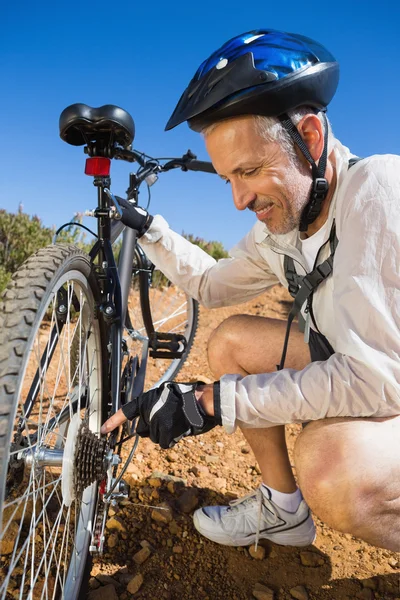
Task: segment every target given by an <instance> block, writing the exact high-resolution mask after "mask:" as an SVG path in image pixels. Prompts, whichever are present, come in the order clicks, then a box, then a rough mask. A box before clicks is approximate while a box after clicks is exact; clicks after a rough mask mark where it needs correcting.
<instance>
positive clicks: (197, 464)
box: [90, 287, 400, 600]
mask: <svg viewBox="0 0 400 600" xmlns="http://www.w3.org/2000/svg"><path fill="white" fill-rule="evenodd" d="M287 300H288V296H287V295H286V292H285V291H284V290H283V289H282V288H280V287H276V288H273V289H272V290H271V291H269V292H268V293H266V294H264V295H263V296H261V297H259V298H257V299H256V300H253V301H251V302H248V303H247V304H244V305H241V306H236V307H232V308H223V309H217V310H205V309H202V310H201V314H200V326H199V332H198V335H197V339H196V342H195V345H194V348H193V350H192V353H191V355H190V356H189V359H188V361H187V363H186V364H185V366H184V368H183V370H182V372H181V374H180V375H179V378H178V379H179V380H181V381H190V380H196V379H201V378H203V379H204V377H206V378H209V379H210V380H212V375H211V373H210V371H209V369H208V366H207V362H206V354H205V348H206V341H207V339H208V337H209V335H210V333H211V331H212V330H213V329H214V328H215V327H216V326H217V325H218V324H219V323H220V322H221V321H223V320H224V319H225V318H226V317H228V316H229V315H232V314H238V313H248V314H259V315H262V316H269V317H275V318H284V316H285V314H286V312H287V307H288V304H287ZM299 431H300V426H298V425H293V426H289V427H287V440H288V446H289V451H290V455H291V459H292V450H293V446H294V442H295V440H296V437H297V435H298V433H299ZM292 463H293V460H292ZM154 472H158V473H161V474H163V475H162V476H160V475H159V474H158V475H157V474H155V476H153V478H152V479H151V478H150V475H151V474H153V473H154ZM164 475H165V476H167V475H169V476H174V477H177V478H181V479H182V480H184V482H183V483H171V482H170V483H168V481H166V480H165V478H164ZM149 478H150V479H149ZM128 479H129V482H130V483H131V485H132V490H131V496H130V502H129V503H126V504H125V506H123V507H121V509H120V511H119V513H118V515H117V516H118V517H121V522H122V526H121V528H122V529H125V531H119V532H114V533H113V535H114V537H113V538H112V540H111V542H110V537H108V546H107V545H106V553H105V555H104V557H103V559H102V560H101V561H95V564H94V567H93V570H92V580H91V582H90V583H91V587H92V588H93V589H94V588H95V587H97V586H98V585H99V583H98V580H99V579H100V580H101V582H102V585H106V584H108V586H110V587H108V590H107V589H106V588H101V589H100V588H99V589H96V590H94V591H92V592H91V595H92V596H91V597H92V598H93V600H94V599H95V598H101V597H104V598H105V597H107V598H108V597H110V598H112V597H118V598H120V599H121V600H125V599H128V598H132V597H135V598H136V597H138V598H142V599H144V600H158V599H162V598H165V599H166V600H175V599H179V600H192V599H193V600H195V599H196V600H197V599H202V600H206V599H208V600H218V599H220V600H234V599H236V600H246V599H249V598H254V597H258V598H274V600H283V599H290V598H300V599H303V600H306V599H307V598H309V599H310V600H311V599H321V600H325V599H326V600H328V599H329V600H348V599H350V598H360V599H364V600H371V599H374V598H375V599H382V600H384V599H385V600H386V599H394V598H398V599H400V555H399V554H395V553H393V552H389V551H386V550H382V549H378V548H374V547H372V546H369V545H368V544H366V543H364V542H363V541H361V540H359V539H356V538H354V537H352V536H351V535H348V534H345V535H343V534H340V533H338V532H336V531H333V530H332V529H330V528H329V527H327V526H325V525H324V524H323V523H322V522H320V521H319V520H318V519H316V523H317V529H318V537H317V539H316V541H315V543H314V545H313V546H311V547H308V548H304V549H296V548H290V547H281V546H277V545H274V544H270V543H266V544H264V546H265V550H266V552H265V558H263V559H262V560H256V559H253V558H251V556H250V555H249V552H248V550H247V549H237V548H229V547H223V546H219V545H217V544H214V543H212V542H209V541H207V540H206V539H204V538H201V536H200V535H198V533H197V532H196V531H195V529H194V527H193V525H192V519H191V513H192V512H193V509H194V506H195V505H196V506H199V505H206V504H209V503H211V504H217V503H226V502H227V501H229V500H231V499H232V498H233V497H236V496H242V495H245V494H247V493H249V492H250V491H251V490H253V489H255V488H256V487H257V485H258V484H259V482H260V476H259V470H258V467H257V465H256V462H255V459H254V456H253V454H252V452H251V450H250V448H249V447H248V445H247V444H246V442H245V441H244V438H243V436H242V434H241V433H240V431H238V432H236V433H235V434H233V435H231V436H228V435H226V434H225V433H224V431H223V430H222V428H217V429H215V430H213V431H211V432H209V433H208V434H206V435H204V436H201V437H197V438H191V439H186V440H184V441H182V442H180V443H179V444H178V445H177V446H176V447H175V448H174V449H172V450H160V449H158V448H157V447H155V446H154V445H153V444H152V443H151V442H150V441H148V440H143V441H141V443H140V444H139V449H138V453H137V454H136V458H135V459H134V460H133V462H132V463H131V465H130V466H129V476H128ZM184 492H185V494H186V495H185V496H184V497H183V498H182V494H183V493H184ZM162 502H164V503H166V505H167V506H169V507H170V509H171V510H172V513H171V516H172V521H171V522H170V523H166V524H164V523H161V522H159V521H156V520H154V518H152V509H151V508H146V507H145V506H144V505H152V506H154V505H158V504H160V503H162ZM185 510H186V511H189V512H185ZM163 514H164V513H163ZM153 517H154V515H153ZM140 542H146V543H148V544H150V546H151V552H150V556H149V557H148V558H147V559H146V560H145V561H144V562H143V563H142V564H137V563H136V561H134V560H133V556H134V555H135V554H136V553H137V552H138V551H139V550H140V549H141V548H142V545H146V543H143V544H142V545H141V544H140ZM111 545H112V546H113V547H110V546H111ZM304 552H306V553H307V552H312V553H314V556H311V559H313V561H314V563H315V566H304V565H303V564H302V561H303V562H304V561H305V559H307V558H310V557H309V556H305V555H304ZM137 560H138V559H137ZM102 575H103V576H104V575H108V576H111V577H112V580H110V579H109V578H107V577H105V578H102ZM135 575H137V576H138V575H141V576H142V577H143V583H142V584H141V586H140V589H139V591H138V592H137V593H136V594H135V595H134V596H132V595H131V594H130V592H128V591H127V587H126V586H127V583H128V582H129V581H130V579H132V578H133V577H134V576H135ZM94 576H96V577H97V579H96V580H95V579H94V578H93V577H94ZM135 581H136V582H138V583H139V584H140V581H141V577H138V578H137V579H136V580H135ZM257 583H262V584H264V585H265V586H266V587H267V588H269V589H270V590H271V591H272V592H273V596H272V595H270V596H268V595H267V594H266V593H265V594H266V595H264V596H262V595H260V594H261V593H259V595H258V596H254V595H253V591H254V588H255V585H256V584H257ZM296 586H303V587H304V588H305V589H297V591H296V590H293V588H296ZM112 587H114V589H115V593H116V596H100V593H104V594H105V593H106V592H110V593H114V590H112V589H111V588H112ZM130 589H132V588H130Z"/></svg>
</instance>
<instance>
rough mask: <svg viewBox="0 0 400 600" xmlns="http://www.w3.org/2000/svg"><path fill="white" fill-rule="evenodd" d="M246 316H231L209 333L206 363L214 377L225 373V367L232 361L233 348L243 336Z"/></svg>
mask: <svg viewBox="0 0 400 600" xmlns="http://www.w3.org/2000/svg"><path fill="white" fill-rule="evenodd" d="M246 317H247V315H232V316H230V317H228V318H227V319H225V321H223V322H222V323H221V324H220V325H218V327H216V328H215V329H214V331H213V332H212V333H211V335H210V337H209V339H208V344H207V353H208V363H209V365H210V369H211V370H212V372H213V374H214V376H215V377H218V378H219V377H221V376H222V375H224V374H225V373H226V372H228V371H227V370H225V369H226V366H227V365H228V364H229V362H231V361H232V358H233V355H234V352H235V348H236V347H237V345H238V344H239V343H240V338H241V337H242V336H243V327H244V325H245V320H246Z"/></svg>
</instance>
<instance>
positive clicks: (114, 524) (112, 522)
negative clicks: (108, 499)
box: [106, 517, 128, 533]
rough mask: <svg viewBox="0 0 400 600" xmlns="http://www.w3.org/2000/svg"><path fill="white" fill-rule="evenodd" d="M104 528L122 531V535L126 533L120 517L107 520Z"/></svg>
mask: <svg viewBox="0 0 400 600" xmlns="http://www.w3.org/2000/svg"><path fill="white" fill-rule="evenodd" d="M106 528H107V529H116V530H117V531H123V532H124V533H126V532H127V531H128V530H127V528H126V525H125V523H124V521H123V520H122V519H121V517H111V519H108V521H107V523H106Z"/></svg>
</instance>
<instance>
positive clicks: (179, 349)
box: [149, 331, 187, 359]
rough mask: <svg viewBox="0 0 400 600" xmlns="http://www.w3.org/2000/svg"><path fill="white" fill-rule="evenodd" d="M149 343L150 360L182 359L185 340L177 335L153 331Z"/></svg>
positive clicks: (182, 336)
mask: <svg viewBox="0 0 400 600" xmlns="http://www.w3.org/2000/svg"><path fill="white" fill-rule="evenodd" d="M149 341H150V352H149V354H150V356H151V358H169V359H172V358H182V356H183V355H184V353H185V351H186V346H187V340H186V338H185V336H184V335H181V334H178V333H163V332H160V331H155V332H154V333H152V334H151V336H150V340H149Z"/></svg>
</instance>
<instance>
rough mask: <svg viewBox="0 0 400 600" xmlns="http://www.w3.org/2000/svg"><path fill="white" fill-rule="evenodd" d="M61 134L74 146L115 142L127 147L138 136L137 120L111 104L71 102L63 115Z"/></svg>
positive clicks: (65, 140) (101, 144)
mask: <svg viewBox="0 0 400 600" xmlns="http://www.w3.org/2000/svg"><path fill="white" fill-rule="evenodd" d="M60 137H61V139H62V140H64V142H67V144H71V145H72V146H83V145H84V144H90V143H93V142H96V144H98V145H99V146H100V147H102V148H104V147H109V146H111V147H112V146H114V144H115V143H117V144H119V145H120V146H122V147H123V148H126V147H127V146H129V145H130V144H131V143H132V142H133V138H134V137H135V124H134V122H133V119H132V117H131V115H130V114H129V113H128V112H127V111H126V110H124V109H123V108H119V107H118V106H113V105H112V104H105V105H104V106H99V108H92V107H91V106H87V104H71V106H67V108H65V109H64V110H63V111H62V113H61V115H60Z"/></svg>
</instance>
